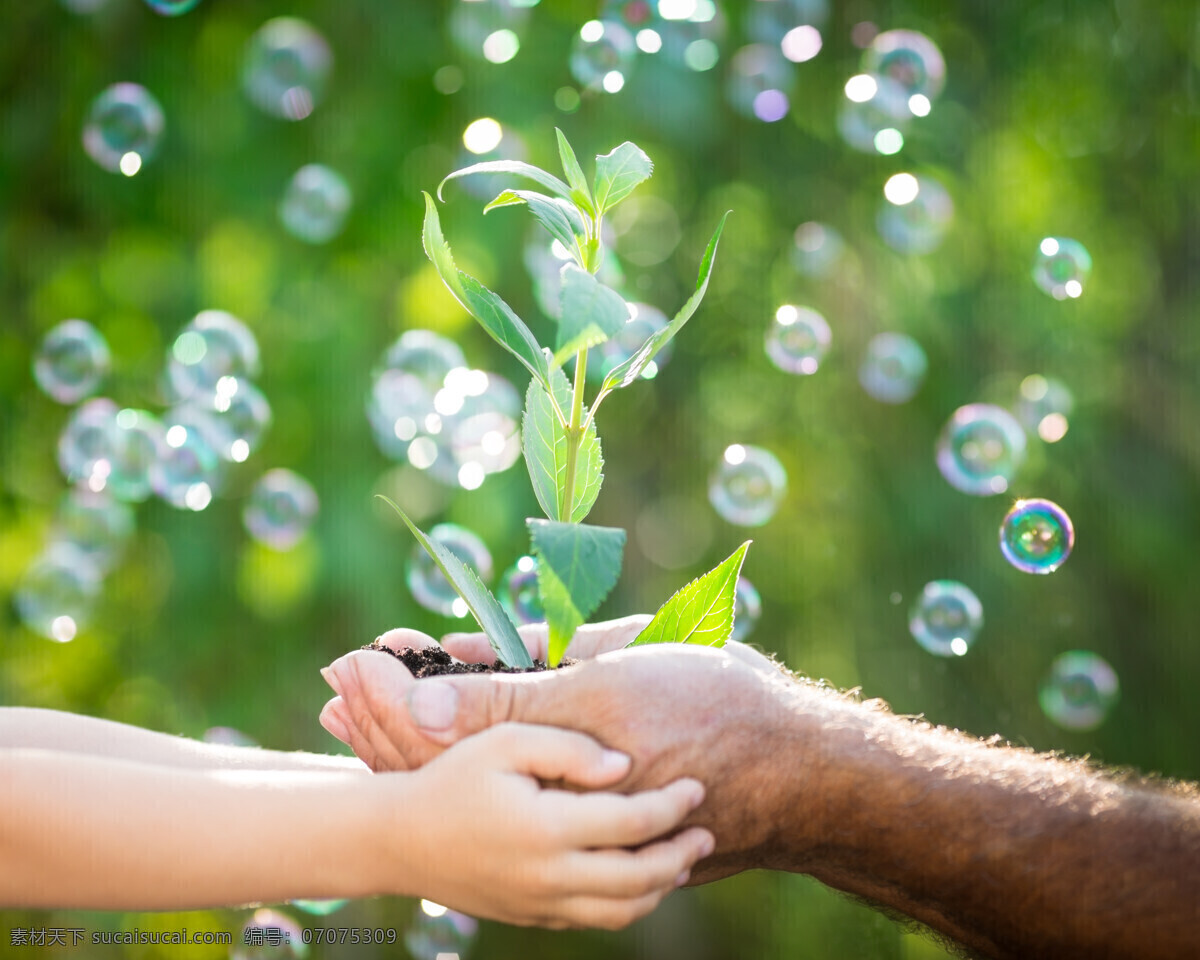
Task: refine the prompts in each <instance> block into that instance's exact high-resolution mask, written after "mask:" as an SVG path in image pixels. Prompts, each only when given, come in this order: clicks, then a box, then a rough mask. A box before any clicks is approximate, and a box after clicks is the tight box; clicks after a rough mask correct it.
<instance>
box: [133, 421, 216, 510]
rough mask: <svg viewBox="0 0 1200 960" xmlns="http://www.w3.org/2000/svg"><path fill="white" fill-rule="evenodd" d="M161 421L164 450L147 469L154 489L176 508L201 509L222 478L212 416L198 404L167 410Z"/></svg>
mask: <svg viewBox="0 0 1200 960" xmlns="http://www.w3.org/2000/svg"><path fill="white" fill-rule="evenodd" d="M163 423H164V425H165V427H166V433H165V441H166V442H165V447H164V452H163V455H162V456H161V457H160V458H159V459H158V461H157V462H156V463H155V464H154V467H153V469H152V471H151V479H152V481H153V484H154V492H155V493H156V494H158V496H159V497H160V498H162V499H163V500H165V501H166V502H167V503H169V504H171V506H173V507H177V508H178V509H180V510H194V511H200V510H203V509H204V508H205V507H207V506H208V505H209V503H210V502H212V498H213V495H214V494H215V493H216V492H217V490H218V489H220V486H221V481H222V479H223V474H222V470H221V459H220V457H219V456H218V454H217V446H218V440H217V439H216V428H215V427H214V426H213V423H212V418H211V417H210V416H209V415H208V413H207V412H206V411H205V410H203V409H202V408H200V407H198V406H192V405H184V406H179V407H174V408H172V409H171V410H168V411H167V413H166V414H165V415H164V417H163Z"/></svg>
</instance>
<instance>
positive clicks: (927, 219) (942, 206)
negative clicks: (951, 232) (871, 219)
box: [876, 177, 954, 253]
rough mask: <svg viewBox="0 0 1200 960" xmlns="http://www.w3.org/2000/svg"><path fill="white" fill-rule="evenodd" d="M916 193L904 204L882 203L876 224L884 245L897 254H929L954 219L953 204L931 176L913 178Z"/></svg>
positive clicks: (937, 245) (947, 194)
mask: <svg viewBox="0 0 1200 960" xmlns="http://www.w3.org/2000/svg"><path fill="white" fill-rule="evenodd" d="M914 179H915V180H916V182H917V194H916V196H915V197H914V198H913V199H912V200H910V201H908V202H907V203H897V202H893V201H891V200H885V201H884V203H883V204H882V205H881V206H880V208H879V215H878V217H877V218H876V225H877V227H878V228H879V235H880V236H881V237H883V240H884V242H885V243H887V245H888V246H890V247H892V248H893V249H894V250H898V251H900V252H901V253H930V252H932V251H934V250H936V249H937V248H938V247H939V246H940V245H941V242H942V239H943V237H945V235H946V231H947V230H948V229H949V228H950V223H951V221H952V220H953V219H954V201H952V200H951V199H950V194H949V193H948V192H947V190H946V188H945V187H943V186H942V185H941V184H940V183H938V182H937V181H936V180H934V179H933V178H931V177H916V178H914Z"/></svg>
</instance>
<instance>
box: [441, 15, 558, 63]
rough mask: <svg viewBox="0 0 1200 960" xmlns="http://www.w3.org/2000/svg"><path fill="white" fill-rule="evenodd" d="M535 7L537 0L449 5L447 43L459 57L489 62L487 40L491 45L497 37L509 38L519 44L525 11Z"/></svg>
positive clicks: (525, 18) (525, 16) (526, 16)
mask: <svg viewBox="0 0 1200 960" xmlns="http://www.w3.org/2000/svg"><path fill="white" fill-rule="evenodd" d="M536 5H537V0H461V2H457V3H454V4H452V6H453V9H452V10H451V12H450V20H449V27H450V36H451V39H453V41H454V45H455V46H456V47H458V49H459V50H461V51H462V52H463V53H466V54H469V55H470V56H473V57H482V58H483V59H486V60H491V57H489V56H488V42H489V40H490V41H491V43H492V45H495V44H496V42H497V41H496V39H495V38H496V37H497V35H501V36H503V35H504V34H511V35H512V36H513V37H514V38H515V39H516V40H517V42H518V43H519V42H520V37H521V33H522V28H523V27H524V26H525V21H526V20H527V19H528V17H529V8H530V7H534V6H536ZM492 62H495V61H494V60H493V61H492Z"/></svg>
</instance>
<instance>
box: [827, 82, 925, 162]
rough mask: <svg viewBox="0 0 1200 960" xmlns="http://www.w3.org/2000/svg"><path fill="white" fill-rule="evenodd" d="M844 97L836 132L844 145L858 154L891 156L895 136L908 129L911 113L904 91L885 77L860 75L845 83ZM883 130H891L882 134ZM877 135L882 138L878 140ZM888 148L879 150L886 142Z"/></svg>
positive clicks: (901, 141)
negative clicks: (890, 142) (858, 152)
mask: <svg viewBox="0 0 1200 960" xmlns="http://www.w3.org/2000/svg"><path fill="white" fill-rule="evenodd" d="M845 92H846V97H845V99H844V100H843V101H842V103H841V106H840V107H839V109H838V120H837V124H838V132H839V133H840V134H841V135H842V139H843V140H845V141H846V143H847V145H849V146H851V147H853V148H854V149H855V150H858V151H860V152H862V153H895V152H897V150H898V149H899V147H896V148H895V149H892V147H894V146H895V144H894V140H895V136H896V135H899V136H900V146H903V134H904V132H905V131H906V130H907V129H908V122H909V120H910V118H911V116H912V115H911V113H910V111H909V107H908V97H907V95H906V94H905V92H904V89H903V88H902V87H901V86H900V85H899V84H898V83H895V82H893V81H891V80H889V79H888V78H887V77H875V76H872V75H870V74H866V73H862V74H858V75H857V76H854V77H851V78H850V80H849V81H848V82H847V83H846V91H845ZM884 131H891V133H888V134H885V133H884ZM881 134H882V135H883V139H882V140H881V139H880V136H881ZM889 140H891V141H893V143H892V145H891V146H890V147H887V148H886V149H883V150H881V149H880V147H881V146H885V145H886V144H887V143H888V141H889Z"/></svg>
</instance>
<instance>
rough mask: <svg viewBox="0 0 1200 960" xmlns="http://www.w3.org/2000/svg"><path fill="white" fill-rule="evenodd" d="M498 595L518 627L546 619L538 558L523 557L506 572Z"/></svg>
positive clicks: (501, 579)
mask: <svg viewBox="0 0 1200 960" xmlns="http://www.w3.org/2000/svg"><path fill="white" fill-rule="evenodd" d="M498 593H499V598H500V603H501V605H502V606H503V607H504V609H505V610H507V611H508V614H509V616H511V617H512V618H513V620H514V621H515V622H516V623H517V624H518V625H520V624H523V623H541V622H542V621H544V620H545V619H546V611H545V610H544V609H543V608H542V597H541V594H540V593H538V583H537V558H535V557H522V558H521V559H520V560H518V561H517V562H516V563H514V564H513V565H512V566H511V567H509V568H508V569H507V570H505V571H504V575H503V576H502V577H501V578H500V589H499V591H498Z"/></svg>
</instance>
